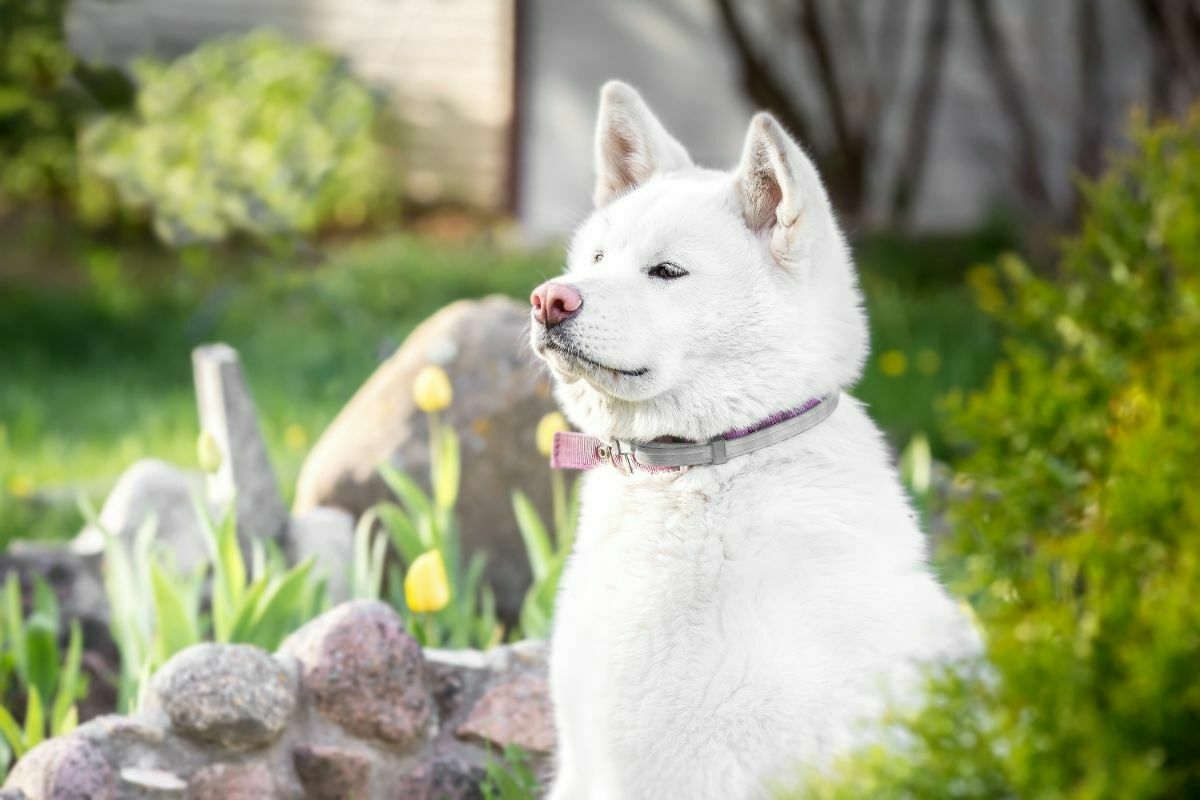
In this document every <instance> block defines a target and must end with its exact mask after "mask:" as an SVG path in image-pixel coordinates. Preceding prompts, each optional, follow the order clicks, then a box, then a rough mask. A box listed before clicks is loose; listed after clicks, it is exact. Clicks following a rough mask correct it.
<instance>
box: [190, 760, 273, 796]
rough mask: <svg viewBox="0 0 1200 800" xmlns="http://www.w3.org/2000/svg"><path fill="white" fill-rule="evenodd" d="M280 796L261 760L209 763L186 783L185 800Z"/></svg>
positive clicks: (269, 771)
mask: <svg viewBox="0 0 1200 800" xmlns="http://www.w3.org/2000/svg"><path fill="white" fill-rule="evenodd" d="M279 796H280V793H279V792H278V791H277V789H276V786H275V780H274V779H273V778H272V777H271V769H270V767H268V766H267V765H266V764H264V763H263V762H261V761H252V762H249V763H246V764H213V765H212V766H211V767H205V768H204V769H202V770H199V771H197V772H196V774H195V775H193V776H192V778H191V780H189V781H188V788H187V800H275V799H276V798H278V797H279Z"/></svg>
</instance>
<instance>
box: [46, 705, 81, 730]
mask: <svg viewBox="0 0 1200 800" xmlns="http://www.w3.org/2000/svg"><path fill="white" fill-rule="evenodd" d="M78 727H79V707H78V706H71V707H70V708H68V709H67V713H66V714H64V715H63V718H62V719H61V720H60V721H59V723H58V725H57V726H56V727H55V728H54V729H53V730H51V731H50V735H51V736H66V735H67V734H68V733H71V732H72V731H73V730H75V729H76V728H78Z"/></svg>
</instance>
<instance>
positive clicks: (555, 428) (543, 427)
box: [534, 411, 570, 458]
mask: <svg viewBox="0 0 1200 800" xmlns="http://www.w3.org/2000/svg"><path fill="white" fill-rule="evenodd" d="M567 430H570V426H568V425H567V418H566V417H564V416H563V415H562V414H560V413H558V412H557V411H551V412H550V413H549V414H547V415H546V416H544V417H542V419H541V421H540V422H539V423H538V426H537V435H536V436H535V437H534V438H536V439H537V449H538V452H539V453H541V454H542V455H544V456H545V457H546V458H549V457H550V451H551V450H553V449H554V434H556V433H559V432H560V431H567Z"/></svg>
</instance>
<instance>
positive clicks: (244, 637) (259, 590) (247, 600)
mask: <svg viewBox="0 0 1200 800" xmlns="http://www.w3.org/2000/svg"><path fill="white" fill-rule="evenodd" d="M270 585H271V578H270V577H269V576H266V575H264V576H263V577H261V578H258V579H257V580H255V581H254V582H253V583H252V584H250V588H248V589H247V590H246V594H245V595H244V596H243V597H242V605H241V607H239V608H238V610H237V616H236V617H235V618H234V620H233V625H232V626H231V627H230V630H229V637H228V638H226V639H217V641H218V642H226V643H235V644H243V643H247V642H249V641H251V639H250V637H251V635H252V634H251V626H252V625H253V624H254V617H255V615H256V614H257V613H258V604H259V602H260V601H261V600H262V596H263V595H264V594H266V591H267V587H269V586H270Z"/></svg>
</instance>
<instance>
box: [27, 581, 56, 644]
mask: <svg viewBox="0 0 1200 800" xmlns="http://www.w3.org/2000/svg"><path fill="white" fill-rule="evenodd" d="M33 612H34V613H35V614H40V615H42V616H43V617H44V618H45V619H46V620H48V621H49V622H50V623H51V624H52V625H53V626H54V635H55V636H57V635H58V623H59V619H60V614H59V608H58V595H56V594H55V593H54V590H53V589H51V588H50V584H48V583H46V579H45V578H43V577H42V576H41V575H35V576H34V578H33Z"/></svg>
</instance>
